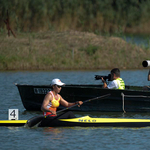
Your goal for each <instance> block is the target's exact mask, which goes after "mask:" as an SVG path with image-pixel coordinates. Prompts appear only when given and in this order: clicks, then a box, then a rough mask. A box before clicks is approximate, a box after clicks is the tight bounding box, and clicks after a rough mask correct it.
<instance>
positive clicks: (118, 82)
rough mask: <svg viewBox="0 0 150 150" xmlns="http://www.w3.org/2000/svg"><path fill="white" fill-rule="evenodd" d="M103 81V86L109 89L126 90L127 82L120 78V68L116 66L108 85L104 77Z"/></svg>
mask: <svg viewBox="0 0 150 150" xmlns="http://www.w3.org/2000/svg"><path fill="white" fill-rule="evenodd" d="M102 82H103V88H108V89H120V90H124V89H125V83H124V81H123V80H122V78H120V70H119V69H118V68H114V69H112V70H111V82H110V83H109V84H108V85H107V83H106V81H105V80H104V79H103V77H102Z"/></svg>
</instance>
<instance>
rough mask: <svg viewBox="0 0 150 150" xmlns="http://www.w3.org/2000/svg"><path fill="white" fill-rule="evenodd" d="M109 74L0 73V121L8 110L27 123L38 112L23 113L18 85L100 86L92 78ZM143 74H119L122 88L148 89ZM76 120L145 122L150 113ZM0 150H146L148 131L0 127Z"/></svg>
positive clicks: (4, 117)
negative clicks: (55, 81) (57, 81)
mask: <svg viewBox="0 0 150 150" xmlns="http://www.w3.org/2000/svg"><path fill="white" fill-rule="evenodd" d="M108 73H109V71H108V70H105V71H51V72H1V73H0V83H1V86H0V95H1V99H0V119H1V120H7V119H8V109H11V108H12V109H19V119H25V120H27V119H29V118H31V117H33V116H35V115H38V114H41V112H32V111H26V110H25V109H24V107H23V105H22V102H21V98H20V96H19V92H18V89H17V87H16V86H15V85H14V83H18V84H21V83H23V84H50V82H51V80H52V79H53V78H56V77H57V78H60V79H61V80H62V81H63V82H65V83H66V84H100V83H101V81H95V79H94V76H95V75H96V74H98V75H108ZM147 74H148V69H147V70H125V71H124V70H122V71H121V76H122V78H123V79H124V81H125V83H126V85H139V86H144V85H150V83H149V82H148V81H147ZM75 115H76V116H77V117H80V116H84V115H89V116H90V117H126V118H148V119H150V113H128V112H127V113H126V114H123V113H122V112H120V113H113V112H112V113H111V112H109V113H104V112H103V113H102V112H75ZM0 129H1V131H0V134H1V135H0V146H1V149H16V150H18V149H19V150H20V149H22V150H24V149H25V150H26V149H32V150H38V149H42V150H48V149H50V150H53V149H54V150H55V149H62V150H70V149H81V150H82V149H83V150H87V149H93V150H99V149H104V150H105V149H119V150H120V149H136V150H138V149H149V147H150V142H149V140H150V128H113V127H109V128H101V127H86V128H83V127H68V128H37V127H35V128H27V127H0Z"/></svg>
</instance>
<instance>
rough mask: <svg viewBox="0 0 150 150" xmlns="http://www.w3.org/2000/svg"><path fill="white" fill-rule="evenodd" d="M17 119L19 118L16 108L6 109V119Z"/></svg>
mask: <svg viewBox="0 0 150 150" xmlns="http://www.w3.org/2000/svg"><path fill="white" fill-rule="evenodd" d="M18 119H19V111H18V109H9V110H8V120H18Z"/></svg>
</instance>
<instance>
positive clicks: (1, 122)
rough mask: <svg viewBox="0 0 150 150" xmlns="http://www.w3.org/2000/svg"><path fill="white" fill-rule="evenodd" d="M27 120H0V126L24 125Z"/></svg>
mask: <svg viewBox="0 0 150 150" xmlns="http://www.w3.org/2000/svg"><path fill="white" fill-rule="evenodd" d="M26 123H27V120H0V126H15V127H19V126H24V125H25V124H26Z"/></svg>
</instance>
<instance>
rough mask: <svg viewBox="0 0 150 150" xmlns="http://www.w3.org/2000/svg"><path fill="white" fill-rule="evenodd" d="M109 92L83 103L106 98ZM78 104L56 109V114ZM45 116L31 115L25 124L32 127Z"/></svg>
mask: <svg viewBox="0 0 150 150" xmlns="http://www.w3.org/2000/svg"><path fill="white" fill-rule="evenodd" d="M110 95H111V94H106V95H102V96H99V97H95V98H92V99H88V100H85V101H84V102H83V103H86V102H90V101H93V100H96V99H103V98H106V97H108V96H110ZM77 105H78V104H75V105H73V106H70V107H67V108H64V109H62V110H59V111H57V114H58V113H60V112H63V111H65V110H67V109H70V108H72V107H75V106H77ZM44 118H45V116H43V115H42V116H36V117H33V118H31V119H29V120H28V121H27V126H28V127H33V126H35V125H36V124H38V123H39V122H40V121H42V119H44Z"/></svg>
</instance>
